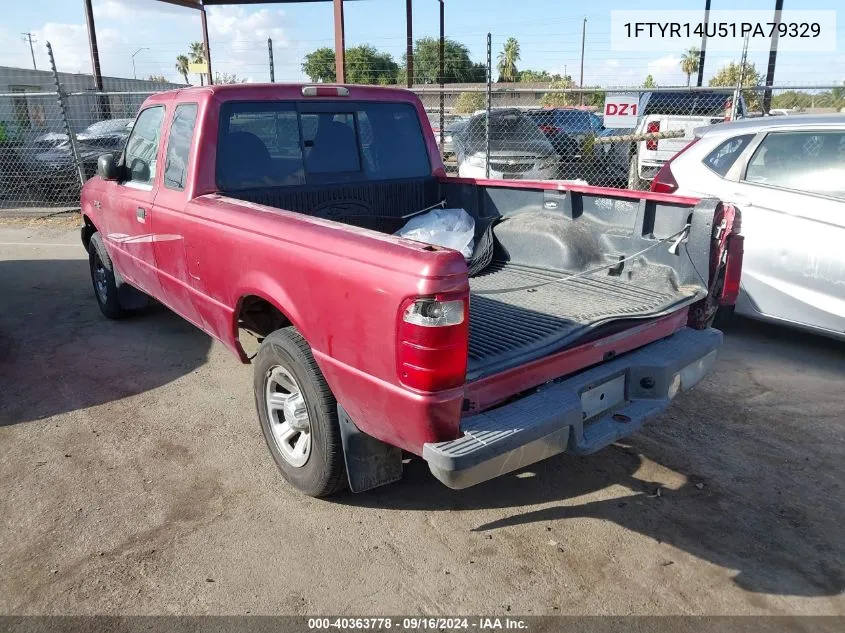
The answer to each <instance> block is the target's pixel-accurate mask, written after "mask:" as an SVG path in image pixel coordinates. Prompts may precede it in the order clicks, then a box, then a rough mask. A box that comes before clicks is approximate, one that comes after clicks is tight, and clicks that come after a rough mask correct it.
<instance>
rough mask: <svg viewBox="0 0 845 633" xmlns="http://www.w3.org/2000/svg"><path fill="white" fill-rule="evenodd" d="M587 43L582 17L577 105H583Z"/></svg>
mask: <svg viewBox="0 0 845 633" xmlns="http://www.w3.org/2000/svg"><path fill="white" fill-rule="evenodd" d="M586 41H587V17H586V16H584V24H583V26H582V27H581V80H580V81H579V82H578V84H579V86H578V87H579V88H581V92H579V93H578V104H579V105H584V43H585V42H586Z"/></svg>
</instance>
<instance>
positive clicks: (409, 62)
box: [84, 0, 444, 89]
mask: <svg viewBox="0 0 845 633" xmlns="http://www.w3.org/2000/svg"><path fill="white" fill-rule="evenodd" d="M346 1H349V0H346ZM438 1H439V3H440V73H439V74H440V78H439V79H440V81H439V83H440V85H441V86H442V85H443V48H444V33H443V4H444V0H438ZM158 2H166V3H167V4H173V5H176V6H180V7H185V8H187V9H196V10H198V11H199V12H200V15H201V16H202V42H203V46H204V47H205V55H206V60H205V61H206V64H207V65H208V83H209V84H213V83H214V75H212V72H211V48H210V47H209V45H208V22H207V20H206V14H205V8H206V7H214V6H224V5H249V4H294V3H302V2H331V3H332V4H334V54H335V76H336V78H337V82H338V83H341V84H342V83H346V54H345V44H346V33H345V27H344V22H343V3H344V0H158ZM84 3H85V18H86V22H87V24H88V41H89V44H90V48H91V64H92V66H93V70H94V84H95V85H96V86H97V89H101V87H102V81H103V80H102V74H101V73H100V57H99V52H98V50H97V33H96V28H95V25H94V13H93V10H92V9H91V0H84ZM405 29H406V33H407V46H406V53H405V55H406V69H407V73H406V75H407V85H408V87H409V88H410V87H411V86H412V85H413V83H414V35H413V0H405Z"/></svg>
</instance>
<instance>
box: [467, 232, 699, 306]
mask: <svg viewBox="0 0 845 633" xmlns="http://www.w3.org/2000/svg"><path fill="white" fill-rule="evenodd" d="M689 228H690V225H689V224H686V225H684V228H682V229H681V230H680V231H678V232H677V233H673V234H672V235H670V236H668V237H664V238H661V239H659V240H657V241H656V242H655V243H654V244H650V245H649V246H647V247H646V248H644V249H642V250H640V251H637V252H636V253H634V254H633V255H628V257H625V258H623V259H619V260H617V261H615V262H613V263H612V264H602V265H601V266H596V267H595V268H590V269H589V270H585V271H582V272H580V273H575V274H573V275H567V276H566V277H558V278H557V279H552V280H550V281H544V282H543V283H538V284H529V285H527V286H516V287H513V288H496V289H493V290H473V291H472V294H474V295H502V294H506V293H508V292H519V291H521V290H535V289H537V288H542V287H543V286H549V285H551V284H556V283H561V282H564V281H572V280H573V279H578V278H579V277H586V276H587V275H592V274H593V273H598V272H601V271H603V270H607V269H609V268H616V267H618V266H620V265H621V264H624V263H625V262H629V261H631V260H632V259H635V258H637V257H639V256H640V255H643V254H645V253H647V252H649V251H650V250H652V249H655V248H657V247H658V246H660V245H661V244H665V243H666V242H669V241H671V240H674V242H673V243H672V245H671V246H670V247H669V252H670V253H672V254H673V255H677V254H678V248H679V247H680V244H681V242H682V241H683V240H684V239H685V238H686V237H687V234H688V232H689Z"/></svg>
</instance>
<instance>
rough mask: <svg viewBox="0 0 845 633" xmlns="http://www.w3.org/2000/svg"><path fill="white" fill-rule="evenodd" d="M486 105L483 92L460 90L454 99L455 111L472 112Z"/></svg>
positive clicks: (461, 112)
mask: <svg viewBox="0 0 845 633" xmlns="http://www.w3.org/2000/svg"><path fill="white" fill-rule="evenodd" d="M485 105H486V100H485V97H484V93H483V92H462V93H461V94H459V95H458V98H457V99H456V100H455V112H458V113H460V114H472V113H473V112H475V111H476V110H481V109H482V108H483V107H484V106H485Z"/></svg>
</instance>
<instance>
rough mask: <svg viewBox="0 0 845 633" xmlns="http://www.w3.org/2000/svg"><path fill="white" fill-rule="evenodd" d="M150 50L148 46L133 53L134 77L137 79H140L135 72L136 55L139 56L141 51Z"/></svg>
mask: <svg viewBox="0 0 845 633" xmlns="http://www.w3.org/2000/svg"><path fill="white" fill-rule="evenodd" d="M148 50H150V49H149V47H148V46H142V47H141V48H139V49H138V50H137V51H135V52H134V53H132V77H133V78H135V79H137V78H138V74H137V73H136V72H135V55H137V54H138V53H140V52H141V51H148Z"/></svg>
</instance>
